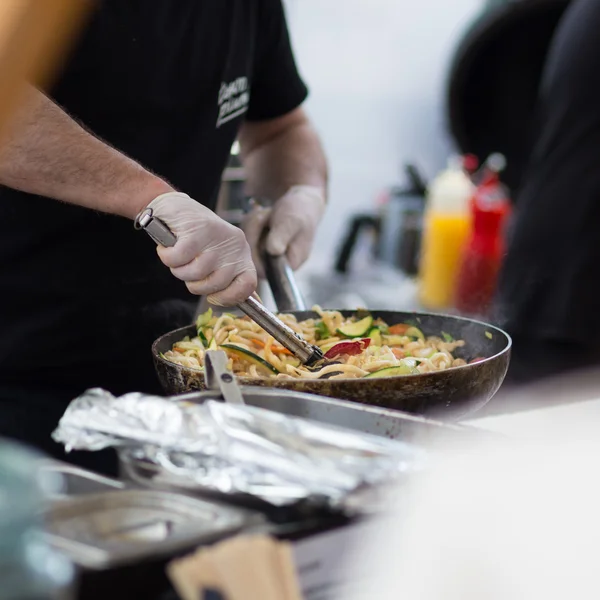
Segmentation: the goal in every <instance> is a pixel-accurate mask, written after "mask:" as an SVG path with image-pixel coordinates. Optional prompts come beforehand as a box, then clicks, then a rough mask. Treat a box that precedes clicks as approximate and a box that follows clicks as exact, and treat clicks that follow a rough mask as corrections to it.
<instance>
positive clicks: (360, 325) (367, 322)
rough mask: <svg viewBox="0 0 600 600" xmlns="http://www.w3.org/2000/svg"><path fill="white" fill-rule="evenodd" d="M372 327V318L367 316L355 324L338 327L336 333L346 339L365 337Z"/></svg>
mask: <svg viewBox="0 0 600 600" xmlns="http://www.w3.org/2000/svg"><path fill="white" fill-rule="evenodd" d="M372 326H373V317H372V316H371V315H369V316H367V317H364V318H363V319H361V320H360V321H356V323H348V324H347V325H344V326H343V327H340V328H339V329H338V330H337V332H338V333H339V334H340V335H343V336H344V337H347V338H357V337H365V336H366V335H367V332H368V331H369V330H370V329H371V327H372Z"/></svg>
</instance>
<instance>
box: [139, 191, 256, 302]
mask: <svg viewBox="0 0 600 600" xmlns="http://www.w3.org/2000/svg"><path fill="white" fill-rule="evenodd" d="M147 208H151V209H152V213H153V216H155V217H156V218H158V219H160V220H161V221H163V222H164V223H165V225H167V226H168V227H169V229H170V230H171V231H172V232H173V233H174V234H175V235H176V236H177V242H176V243H175V245H174V246H173V247H171V248H165V247H163V246H158V248H157V251H158V255H159V256H160V259H161V260H162V262H163V263H164V264H165V265H166V266H167V267H169V268H170V269H171V273H173V275H175V277H177V278H178V279H181V280H182V281H185V284H186V286H187V288H188V290H189V291H190V292H191V293H192V294H198V295H201V296H204V295H206V296H207V300H208V301H209V302H210V303H211V304H216V305H219V306H234V305H235V304H237V303H238V302H241V301H243V300H246V299H247V298H248V297H249V296H251V295H252V293H253V292H254V291H255V289H256V284H257V280H256V270H255V268H254V264H253V262H252V256H251V253H250V247H249V246H248V243H247V242H246V238H245V236H244V233H243V232H242V231H241V229H239V228H237V227H234V226H233V225H231V224H229V223H227V222H226V221H224V220H223V219H221V218H220V217H218V216H217V215H216V214H215V213H214V212H212V211H211V210H209V209H208V208H206V207H205V206H202V204H200V203H199V202H196V201H195V200H192V198H190V197H189V196H188V195H187V194H182V193H179V192H170V193H167V194H162V195H160V196H158V197H157V198H155V199H154V200H152V202H150V204H149V205H148V207H147Z"/></svg>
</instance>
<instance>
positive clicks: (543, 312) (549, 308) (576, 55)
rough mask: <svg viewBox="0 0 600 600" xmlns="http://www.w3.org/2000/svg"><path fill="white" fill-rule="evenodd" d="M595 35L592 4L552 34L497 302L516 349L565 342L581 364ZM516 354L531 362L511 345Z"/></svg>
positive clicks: (589, 347) (595, 116) (587, 312)
mask: <svg viewBox="0 0 600 600" xmlns="http://www.w3.org/2000/svg"><path fill="white" fill-rule="evenodd" d="M598 31H600V3H599V2H597V0H578V1H575V2H574V3H573V4H572V5H571V7H570V8H569V10H568V11H567V13H566V14H565V17H564V19H563V21H562V22H561V25H560V26H559V29H558V30H557V34H556V37H555V39H554V41H553V44H552V48H551V51H550V55H549V59H548V63H547V66H546V69H545V74H544V78H543V82H542V87H541V93H540V100H539V105H538V110H537V116H536V123H535V128H536V131H537V134H536V143H535V146H534V151H533V153H532V157H531V161H530V165H529V168H528V171H527V174H526V177H525V181H524V185H523V187H522V189H521V190H520V193H519V194H518V197H517V202H516V207H517V208H516V213H515V216H514V219H513V222H512V224H511V228H510V236H509V238H510V243H509V253H508V256H507V259H506V262H505V265H504V268H503V272H502V274H501V278H500V283H499V294H498V302H497V311H498V321H499V322H500V323H501V324H502V325H504V327H505V328H506V329H507V330H508V332H509V333H511V334H512V335H513V336H515V339H516V340H518V343H520V344H524V345H525V346H524V347H529V346H530V345H531V344H534V345H535V344H542V345H544V344H545V346H544V347H545V348H546V351H547V352H548V353H552V352H554V350H553V344H566V345H568V346H569V347H570V348H571V350H569V352H568V354H569V356H579V358H580V359H581V360H583V359H584V357H586V356H587V357H593V356H597V355H598V349H599V347H600V305H599V297H600V296H599V292H600V36H598ZM575 348H577V349H576V350H575ZM557 355H560V352H558V353H557ZM517 356H518V357H519V360H522V361H530V362H533V361H534V360H535V358H534V357H531V356H530V357H528V356H527V350H521V349H519V348H517V344H515V357H517ZM559 365H560V363H559V364H557V365H556V367H557V369H558V368H559ZM517 368H519V369H521V368H522V366H518V365H516V366H515V369H517Z"/></svg>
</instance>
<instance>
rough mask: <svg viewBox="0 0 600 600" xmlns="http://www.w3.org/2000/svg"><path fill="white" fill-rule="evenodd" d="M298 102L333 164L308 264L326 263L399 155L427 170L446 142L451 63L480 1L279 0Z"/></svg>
mask: <svg viewBox="0 0 600 600" xmlns="http://www.w3.org/2000/svg"><path fill="white" fill-rule="evenodd" d="M286 4H287V8H288V19H289V24H290V29H291V35H292V41H293V44H294V48H295V51H296V57H297V60H298V64H299V67H300V70H301V73H302V74H303V76H304V78H305V79H306V81H307V83H308V85H309V87H310V90H311V95H310V98H309V100H308V102H307V105H306V108H307V110H308V112H309V114H310V115H311V116H312V118H313V119H314V122H315V123H316V125H317V127H318V129H319V131H320V133H321V136H322V138H323V141H324V144H325V148H326V151H327V153H328V157H329V161H330V167H331V189H330V191H331V205H330V207H329V211H328V214H327V216H326V217H325V220H324V222H323V225H322V227H321V229H320V231H319V235H318V239H317V244H316V248H315V252H314V254H313V257H312V259H311V261H310V264H309V265H308V266H307V268H306V270H305V272H306V271H311V270H322V268H323V265H324V264H325V263H327V264H329V263H330V262H331V259H332V257H333V254H334V252H335V249H336V247H337V244H338V243H339V240H340V237H341V235H342V233H343V230H344V227H345V224H346V222H347V218H348V217H349V216H350V215H351V214H352V213H354V212H360V211H364V210H368V209H369V208H370V207H371V206H372V203H373V200H374V198H375V196H376V195H377V194H378V192H379V191H380V190H381V189H382V188H383V187H385V186H387V185H389V184H393V183H396V182H397V180H398V177H399V173H400V168H401V165H402V164H403V162H404V161H407V160H414V161H416V162H417V164H418V165H419V166H420V167H421V168H422V169H423V170H424V171H425V173H426V175H428V176H431V175H432V174H434V173H435V172H436V171H437V170H438V169H440V168H441V167H443V166H444V164H445V159H446V156H447V155H448V153H449V152H450V151H451V148H452V145H451V141H450V140H449V138H448V135H447V133H446V127H445V123H444V119H445V116H444V112H443V102H444V98H443V94H444V89H445V84H446V77H447V74H448V66H449V62H450V61H451V59H452V54H453V51H454V49H455V47H456V44H457V43H458V40H459V39H460V37H461V36H462V35H463V34H464V32H465V30H466V27H467V26H468V24H469V23H470V22H471V21H472V20H473V19H474V17H475V16H476V14H477V13H478V11H479V10H480V9H481V8H482V6H483V4H484V1H483V0H287V1H286Z"/></svg>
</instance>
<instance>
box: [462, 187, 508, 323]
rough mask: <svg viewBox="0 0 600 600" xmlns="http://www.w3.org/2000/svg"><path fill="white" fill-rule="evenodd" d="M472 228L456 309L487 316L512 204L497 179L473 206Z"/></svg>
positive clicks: (479, 192) (478, 193) (480, 190)
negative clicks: (505, 226)
mask: <svg viewBox="0 0 600 600" xmlns="http://www.w3.org/2000/svg"><path fill="white" fill-rule="evenodd" d="M471 212H472V218H473V221H472V223H473V226H472V230H471V236H470V239H469V241H468V243H467V246H466V248H465V253H464V255H463V260H462V263H461V266H460V269H459V274H458V280H457V285H456V297H455V304H456V308H457V309H458V310H459V311H460V312H461V313H463V314H468V315H476V316H485V315H486V314H487V313H488V312H489V310H490V307H491V304H492V301H493V297H494V293H495V291H496V283H497V280H498V274H499V272H500V267H501V266H502V258H503V256H504V223H505V221H506V218H507V216H508V214H509V212H510V203H509V201H508V198H507V197H506V194H505V193H504V190H503V188H502V185H501V184H500V182H499V181H498V177H497V175H495V176H491V177H488V178H486V181H485V182H484V183H483V184H482V185H481V186H480V187H479V188H478V189H477V191H476V192H475V195H474V197H473V200H472V202H471Z"/></svg>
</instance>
